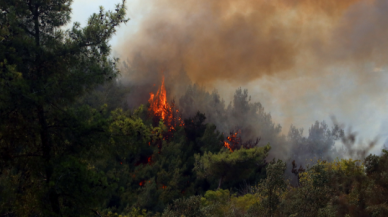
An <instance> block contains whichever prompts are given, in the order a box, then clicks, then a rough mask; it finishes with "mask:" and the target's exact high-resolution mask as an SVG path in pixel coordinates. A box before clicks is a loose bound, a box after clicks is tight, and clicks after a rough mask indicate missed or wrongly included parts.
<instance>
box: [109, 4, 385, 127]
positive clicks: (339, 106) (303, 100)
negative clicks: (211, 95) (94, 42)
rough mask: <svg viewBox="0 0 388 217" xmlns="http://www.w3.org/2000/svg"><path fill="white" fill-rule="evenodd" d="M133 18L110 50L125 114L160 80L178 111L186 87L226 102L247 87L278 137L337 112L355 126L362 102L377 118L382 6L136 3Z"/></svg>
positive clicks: (381, 71)
mask: <svg viewBox="0 0 388 217" xmlns="http://www.w3.org/2000/svg"><path fill="white" fill-rule="evenodd" d="M141 8H143V11H142V15H141V19H139V20H137V21H136V22H139V23H138V26H137V27H136V29H134V30H132V31H131V32H129V33H128V34H126V38H125V39H123V40H122V41H121V42H120V43H119V44H118V46H116V47H115V51H116V52H117V53H118V54H119V55H120V57H121V59H122V60H125V65H126V67H125V70H123V72H124V75H123V76H124V79H125V80H127V81H128V82H129V83H130V84H131V85H135V86H133V88H132V98H131V100H130V102H131V103H133V104H138V103H145V102H146V100H147V99H148V97H149V92H151V91H155V90H156V88H157V87H158V86H159V85H160V81H161V76H162V75H164V76H165V77H166V89H167V93H168V94H169V96H170V99H171V98H172V97H174V98H175V99H176V100H177V101H178V99H180V97H181V96H182V95H183V94H184V93H185V92H186V89H187V86H188V85H189V84H191V83H196V84H198V85H200V86H201V87H204V88H205V89H206V90H211V89H212V88H216V89H217V90H218V92H219V93H220V95H221V96H222V97H224V99H226V102H229V101H231V100H232V98H233V92H234V90H235V89H236V87H239V86H243V87H244V88H247V87H248V88H249V89H250V93H251V95H252V96H253V97H252V98H253V101H260V102H262V103H263V105H265V106H266V109H267V110H269V111H271V114H272V117H273V119H274V121H275V122H276V121H278V120H279V119H282V121H283V122H282V125H283V130H284V129H285V130H288V128H287V127H284V126H290V125H291V124H293V123H294V124H295V122H296V123H297V124H299V123H300V122H303V123H304V124H305V125H304V126H306V125H309V126H310V124H311V123H312V122H313V121H315V120H316V119H320V118H322V117H324V118H328V117H329V116H330V115H332V114H333V113H334V115H337V114H338V113H336V112H342V113H340V114H339V116H340V117H339V118H340V120H341V115H343V117H345V119H348V120H350V119H354V118H358V117H360V116H362V117H364V116H365V115H364V116H363V114H364V113H362V114H361V113H360V109H361V110H362V109H364V108H366V107H367V105H366V100H371V102H373V103H370V104H369V105H368V106H369V107H370V108H369V109H371V108H372V109H373V108H380V109H383V108H386V106H385V107H383V106H382V105H383V104H384V103H385V102H386V100H385V98H386V97H384V98H383V96H382V94H381V93H383V92H386V91H388V88H387V86H386V85H384V84H385V83H386V82H387V81H388V78H387V77H386V76H385V73H384V68H385V67H386V66H387V60H388V40H386V39H387V38H388V26H387V25H386V20H388V13H386V11H387V10H388V1H387V0H246V1H234V0H223V1H217V0H186V1H181V0H157V1H150V0H144V1H141V3H140V4H139V5H138V9H141ZM138 18H139V17H138ZM135 87H136V88H135ZM231 87H232V88H231ZM252 89H253V91H252ZM193 97H194V96H193ZM197 97H200V96H199V95H198V96H197ZM382 99H383V100H382ZM318 104H319V105H321V106H322V105H324V106H325V108H321V109H317V105H318ZM271 105H272V106H271ZM384 105H385V104H384ZM206 106H209V105H205V104H204V105H203V106H202V107H201V106H199V105H197V106H194V107H192V108H195V109H197V108H201V110H206V109H207V108H205V107H206ZM301 107H303V109H301ZM323 109H324V110H325V111H326V113H324V112H322V111H323ZM306 111H308V112H306ZM307 113H309V115H307V116H306V114H307ZM209 115H214V114H207V116H209ZM277 117H281V118H277ZM312 117H313V119H311V118H312ZM365 117H368V118H369V116H365ZM365 119H367V118H365ZM360 121H362V120H360ZM306 123H307V124H306ZM350 124H355V122H352V123H350ZM218 127H219V128H220V127H222V126H221V124H220V126H218ZM255 127H258V126H254V128H255ZM283 133H287V132H283Z"/></svg>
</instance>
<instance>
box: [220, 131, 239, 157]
mask: <svg viewBox="0 0 388 217" xmlns="http://www.w3.org/2000/svg"><path fill="white" fill-rule="evenodd" d="M240 134H241V131H240V130H238V131H236V132H235V133H233V132H230V135H229V136H228V137H226V139H227V140H228V141H224V146H225V147H227V148H228V149H229V150H230V152H233V149H236V148H237V147H240V146H241V143H242V142H241V136H240Z"/></svg>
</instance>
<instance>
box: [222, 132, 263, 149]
mask: <svg viewBox="0 0 388 217" xmlns="http://www.w3.org/2000/svg"><path fill="white" fill-rule="evenodd" d="M259 141H260V138H256V140H255V142H253V140H248V141H247V142H245V143H244V142H243V140H242V138H241V130H237V131H236V132H233V131H231V132H230V133H229V136H228V137H226V141H224V146H225V147H227V148H228V149H229V150H230V152H233V151H234V150H236V149H240V148H246V149H247V148H253V147H256V146H257V144H259Z"/></svg>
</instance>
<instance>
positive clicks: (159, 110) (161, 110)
mask: <svg viewBox="0 0 388 217" xmlns="http://www.w3.org/2000/svg"><path fill="white" fill-rule="evenodd" d="M148 102H149V103H150V108H149V110H150V111H152V112H153V113H154V115H155V116H159V117H160V118H162V119H163V120H166V114H167V112H168V111H169V110H171V106H170V105H169V104H168V102H167V94H166V88H165V87H164V77H163V79H162V85H161V86H160V88H159V90H158V91H157V92H156V94H153V93H150V99H149V100H148Z"/></svg>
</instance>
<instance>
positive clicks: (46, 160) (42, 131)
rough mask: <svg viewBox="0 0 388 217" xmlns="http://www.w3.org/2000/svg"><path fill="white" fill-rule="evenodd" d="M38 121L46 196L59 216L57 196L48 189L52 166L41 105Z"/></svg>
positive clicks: (52, 188) (52, 190)
mask: <svg viewBox="0 0 388 217" xmlns="http://www.w3.org/2000/svg"><path fill="white" fill-rule="evenodd" d="M37 110H38V119H39V125H40V140H41V145H42V151H43V160H44V164H45V173H46V185H47V186H48V189H49V190H48V194H49V199H50V203H51V209H52V210H53V211H54V212H55V213H56V214H58V215H60V213H61V212H60V205H59V199H58V194H57V193H56V191H55V189H54V187H50V181H51V177H52V175H53V166H52V162H51V144H50V138H49V132H48V128H47V121H46V118H45V115H44V109H43V106H42V105H39V106H38V108H37Z"/></svg>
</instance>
